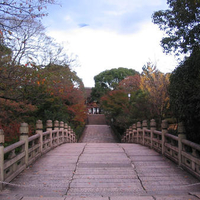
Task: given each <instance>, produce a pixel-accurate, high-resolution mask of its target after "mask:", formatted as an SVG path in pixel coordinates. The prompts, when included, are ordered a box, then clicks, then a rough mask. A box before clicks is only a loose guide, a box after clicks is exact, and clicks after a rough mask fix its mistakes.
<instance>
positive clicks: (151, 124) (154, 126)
mask: <svg viewBox="0 0 200 200" xmlns="http://www.w3.org/2000/svg"><path fill="white" fill-rule="evenodd" d="M150 129H151V149H152V148H153V132H154V131H155V130H156V121H155V119H152V120H151V121H150Z"/></svg>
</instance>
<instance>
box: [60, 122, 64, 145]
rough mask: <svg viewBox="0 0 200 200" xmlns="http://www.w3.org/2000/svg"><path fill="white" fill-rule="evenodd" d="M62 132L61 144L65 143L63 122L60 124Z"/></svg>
mask: <svg viewBox="0 0 200 200" xmlns="http://www.w3.org/2000/svg"><path fill="white" fill-rule="evenodd" d="M60 130H61V131H62V137H61V141H60V142H61V143H63V142H64V122H63V121H61V122H60Z"/></svg>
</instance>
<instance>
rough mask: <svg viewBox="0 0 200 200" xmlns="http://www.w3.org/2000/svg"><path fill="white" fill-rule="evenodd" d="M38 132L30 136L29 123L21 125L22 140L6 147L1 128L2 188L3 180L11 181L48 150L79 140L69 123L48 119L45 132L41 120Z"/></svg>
mask: <svg viewBox="0 0 200 200" xmlns="http://www.w3.org/2000/svg"><path fill="white" fill-rule="evenodd" d="M36 129H37V130H36V134H35V135H33V136H31V137H28V124H26V123H22V124H21V127H20V141H18V142H16V143H14V144H12V145H10V146H8V147H5V148H4V132H3V130H2V129H0V190H2V189H3V182H10V181H11V180H13V179H14V178H15V177H16V176H17V175H18V174H19V173H21V172H22V171H23V170H24V169H25V168H26V167H28V166H29V165H30V164H32V163H33V162H34V161H35V160H36V159H38V158H39V157H40V156H41V155H43V154H45V153H46V152H48V151H50V150H52V149H53V148H55V147H57V146H58V145H61V144H64V143H75V142H77V139H76V134H75V133H74V131H73V130H72V129H71V127H70V126H68V125H67V123H64V122H58V121H55V122H54V130H53V125H52V121H51V120H48V121H47V130H46V131H45V132H43V124H42V121H41V120H38V121H37V124H36Z"/></svg>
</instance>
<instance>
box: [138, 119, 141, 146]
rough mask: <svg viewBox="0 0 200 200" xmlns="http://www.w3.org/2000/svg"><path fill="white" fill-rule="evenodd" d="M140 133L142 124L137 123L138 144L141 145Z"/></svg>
mask: <svg viewBox="0 0 200 200" xmlns="http://www.w3.org/2000/svg"><path fill="white" fill-rule="evenodd" d="M140 131H141V122H137V143H139V135H140Z"/></svg>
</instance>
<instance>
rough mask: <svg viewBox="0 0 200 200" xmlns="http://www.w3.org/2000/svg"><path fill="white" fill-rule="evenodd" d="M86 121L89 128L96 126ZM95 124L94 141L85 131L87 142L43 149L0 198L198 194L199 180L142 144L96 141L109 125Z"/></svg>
mask: <svg viewBox="0 0 200 200" xmlns="http://www.w3.org/2000/svg"><path fill="white" fill-rule="evenodd" d="M89 126H90V125H88V128H89V129H90V131H91V132H92V130H91V129H95V130H97V127H95V126H94V125H93V126H91V127H89ZM98 126H99V127H98V130H101V131H99V132H98V133H97V135H99V137H97V138H96V139H97V141H96V142H97V143H94V142H95V140H94V137H92V139H91V141H92V142H93V143H91V142H90V140H89V137H87V142H84V143H76V144H63V145H61V146H59V147H57V148H55V149H53V150H52V151H50V152H48V153H46V154H45V155H43V156H42V157H41V158H40V159H38V160H37V161H36V162H35V164H33V165H31V166H29V168H27V169H26V170H25V171H24V172H23V173H21V174H20V175H19V176H18V177H17V178H16V179H15V180H13V181H12V182H11V185H7V186H6V188H5V190H4V191H3V192H1V193H0V199H2V200H4V199H5V200H6V199H9V200H39V199H40V200H81V199H88V200H93V199H94V200H99V199H102V200H174V199H176V200H181V199H187V200H189V199H191V200H196V199H200V184H199V180H197V179H196V178H194V177H192V176H191V175H190V174H188V173H187V172H186V171H184V170H182V169H181V168H179V167H178V166H177V165H175V164H174V163H173V162H171V161H170V160H168V159H167V158H165V157H163V156H162V155H160V154H159V153H157V152H155V151H154V150H151V149H149V148H147V147H144V146H140V145H138V144H122V143H121V144H120V143H119V144H118V143H114V142H113V143H106V142H104V143H100V141H101V140H104V139H101V138H104V128H105V129H106V130H108V129H109V127H106V126H105V125H104V126H102V125H98ZM100 126H101V127H100ZM86 135H87V133H86ZM100 135H101V136H100ZM106 135H107V134H106ZM106 137H107V138H108V136H106ZM110 138H112V137H111V136H110ZM83 141H84V138H83Z"/></svg>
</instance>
